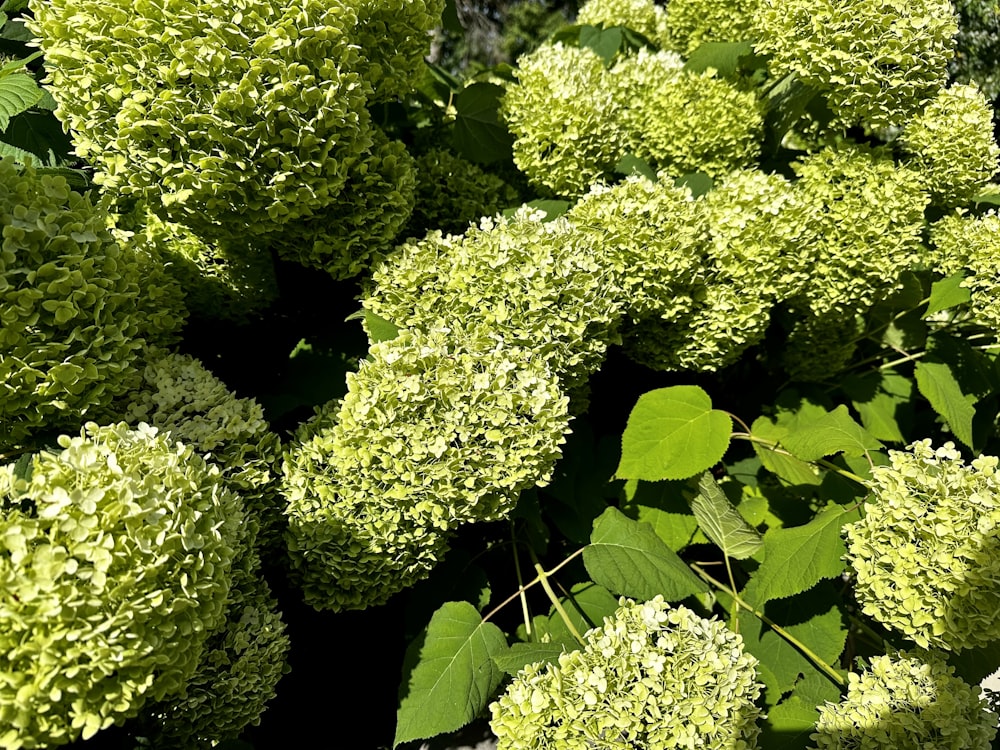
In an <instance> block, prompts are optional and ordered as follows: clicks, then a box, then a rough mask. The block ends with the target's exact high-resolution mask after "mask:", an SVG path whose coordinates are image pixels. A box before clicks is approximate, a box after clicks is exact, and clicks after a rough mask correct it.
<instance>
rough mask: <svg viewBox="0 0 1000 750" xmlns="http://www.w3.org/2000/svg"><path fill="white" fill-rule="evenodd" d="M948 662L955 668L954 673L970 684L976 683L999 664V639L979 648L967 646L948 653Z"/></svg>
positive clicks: (987, 675)
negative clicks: (956, 651) (958, 650)
mask: <svg viewBox="0 0 1000 750" xmlns="http://www.w3.org/2000/svg"><path fill="white" fill-rule="evenodd" d="M948 664H950V665H951V666H953V667H954V668H955V674H956V675H958V676H959V677H961V678H962V679H963V680H965V681H966V682H968V683H969V684H970V685H978V684H979V683H980V682H982V681H983V679H985V678H986V677H989V676H990V675H991V674H993V673H994V672H995V671H996V668H997V665H998V664H1000V641H994V642H993V643H991V644H989V645H988V646H982V647H981V648H967V649H964V650H963V651H961V652H959V653H955V652H952V653H950V654H949V655H948Z"/></svg>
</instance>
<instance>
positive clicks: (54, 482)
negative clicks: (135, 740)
mask: <svg viewBox="0 0 1000 750" xmlns="http://www.w3.org/2000/svg"><path fill="white" fill-rule="evenodd" d="M59 445H60V446H61V450H60V451H58V452H51V453H49V452H45V453H39V454H37V455H36V456H35V457H34V458H33V461H32V464H31V471H30V476H29V477H28V478H24V477H22V476H19V472H18V471H17V469H16V467H15V465H10V466H7V467H5V468H3V469H0V540H2V541H0V620H2V621H3V628H2V629H0V674H2V675H3V678H2V680H0V748H4V750H18V748H38V747H48V746H50V745H60V744H65V743H67V742H70V741H72V740H74V739H76V738H77V737H83V738H84V739H86V738H89V737H91V736H92V735H93V734H95V733H96V732H97V731H99V730H101V729H104V728H107V727H108V726H110V725H112V724H114V723H120V722H121V721H123V720H124V719H126V718H128V717H130V716H133V715H134V714H135V713H136V712H137V711H138V710H139V709H140V708H141V706H142V704H143V703H144V702H145V701H148V700H160V699H162V698H164V697H166V696H168V695H171V694H174V693H178V692H180V691H182V690H183V689H184V686H185V684H186V683H187V680H188V679H189V678H190V676H191V674H192V673H193V671H194V669H195V668H196V667H197V664H198V660H199V658H200V656H201V653H202V647H203V645H204V642H205V638H206V635H207V634H208V633H209V632H211V631H212V630H214V629H215V628H216V627H217V626H218V625H219V623H220V622H221V621H222V617H223V614H224V612H225V607H226V602H227V599H228V596H229V591H230V582H231V579H230V572H231V571H230V568H231V565H232V562H233V560H234V558H235V557H236V555H237V554H240V553H241V551H242V550H243V549H244V548H245V544H244V539H243V531H242V523H243V511H242V507H241V504H240V502H239V500H238V499H237V497H236V496H235V495H234V494H232V493H231V492H229V491H228V490H227V489H225V488H224V486H223V485H222V483H221V481H220V477H219V471H218V469H216V468H214V467H210V466H209V465H208V464H207V463H206V462H205V461H204V460H203V459H202V458H201V457H200V456H199V455H197V454H196V453H195V452H194V450H193V449H192V448H191V447H189V446H184V445H183V444H181V443H176V442H174V441H173V440H171V439H170V438H169V436H168V435H166V434H164V433H158V432H157V430H156V429H155V428H153V427H149V426H148V425H140V426H139V428H138V429H136V430H132V429H130V428H129V427H128V425H126V424H125V423H119V424H115V425H110V426H107V427H98V426H97V425H96V424H94V423H88V424H87V425H85V427H84V428H83V430H82V432H81V434H80V436H79V437H69V436H67V435H63V436H61V437H60V438H59Z"/></svg>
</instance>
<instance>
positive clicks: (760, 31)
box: [754, 0, 958, 129]
mask: <svg viewBox="0 0 1000 750" xmlns="http://www.w3.org/2000/svg"><path fill="white" fill-rule="evenodd" d="M754 25H755V27H756V28H755V30H756V34H755V38H756V45H755V47H756V51H757V52H758V53H759V54H762V55H770V56H771V61H770V63H769V68H770V71H771V73H772V74H773V75H774V76H775V77H782V76H786V75H788V74H790V73H794V74H795V75H797V76H798V77H799V79H800V80H801V81H802V82H803V83H806V84H808V85H810V86H813V87H815V88H817V89H819V90H821V91H822V92H823V93H824V95H825V96H826V99H827V101H828V102H829V104H830V107H831V109H832V110H833V112H834V114H836V115H837V116H838V117H839V118H840V119H841V120H843V121H844V122H845V123H847V124H857V123H861V124H864V125H867V126H869V127H871V128H872V129H879V128H886V127H890V126H900V125H904V124H905V123H906V122H907V121H908V119H909V118H910V117H911V116H912V115H914V114H916V113H917V112H919V111H920V110H921V109H923V107H924V106H925V105H926V104H927V103H928V102H929V101H930V100H931V99H932V98H934V96H936V95H937V92H938V90H939V89H941V88H942V87H943V86H944V85H945V84H946V83H947V80H948V61H949V59H950V58H951V56H952V50H953V48H954V36H955V33H956V32H957V30H958V24H957V21H956V19H955V13H954V10H953V8H952V4H951V2H949V0H884V1H883V2H870V0H818V1H817V0H761V2H760V6H759V9H758V11H757V13H756V14H755V15H754Z"/></svg>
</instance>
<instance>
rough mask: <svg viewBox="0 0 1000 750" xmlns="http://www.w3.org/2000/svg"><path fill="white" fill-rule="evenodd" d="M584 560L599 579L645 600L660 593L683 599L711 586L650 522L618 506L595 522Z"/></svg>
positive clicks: (595, 577) (595, 580) (616, 588)
mask: <svg viewBox="0 0 1000 750" xmlns="http://www.w3.org/2000/svg"><path fill="white" fill-rule="evenodd" d="M583 564H584V565H585V566H586V568H587V572H588V573H589V574H590V577H591V578H593V579H594V582H595V583H598V584H600V585H601V586H604V587H605V588H606V589H608V590H610V591H612V592H615V593H618V594H622V595H624V596H629V597H632V598H635V599H639V600H642V601H645V600H647V599H652V598H653V597H654V596H656V595H657V594H662V595H663V598H664V599H666V600H667V601H679V600H681V599H684V598H686V597H688V596H691V595H692V594H696V593H699V592H702V591H707V590H708V585H707V584H705V583H704V582H702V581H701V580H700V579H699V578H698V577H697V576H695V574H694V573H692V572H691V569H690V568H689V567H688V566H687V565H686V564H685V563H684V561H683V560H681V559H680V558H679V557H678V556H677V554H676V553H675V552H674V551H673V550H671V549H670V548H669V547H667V545H665V544H664V543H663V541H662V540H661V539H660V538H659V537H658V536H656V533H655V532H654V531H653V529H652V528H651V527H650V526H649V525H647V524H643V523H639V522H637V521H633V520H632V519H631V518H628V517H627V516H625V515H624V514H622V512H621V511H619V510H618V509H617V508H608V509H607V510H606V511H605V512H604V513H603V514H602V515H601V516H600V517H599V518H598V519H597V521H595V522H594V533H593V534H592V535H591V538H590V545H589V546H587V547H586V548H585V549H584V551H583Z"/></svg>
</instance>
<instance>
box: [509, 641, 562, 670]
mask: <svg viewBox="0 0 1000 750" xmlns="http://www.w3.org/2000/svg"><path fill="white" fill-rule="evenodd" d="M565 652H566V648H565V647H564V646H563V645H562V644H560V643H515V644H514V645H512V646H511V647H510V649H508V650H507V651H506V652H504V653H501V654H496V655H495V656H494V657H493V661H494V662H495V663H496V665H497V667H499V668H500V669H502V670H503V671H504V672H506V673H507V674H509V675H515V674H517V673H518V672H520V671H521V670H522V669H524V668H525V667H526V666H528V665H529V664H534V663H536V662H540V661H542V662H546V663H548V664H556V663H558V661H559V655H560V654H562V653H565Z"/></svg>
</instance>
